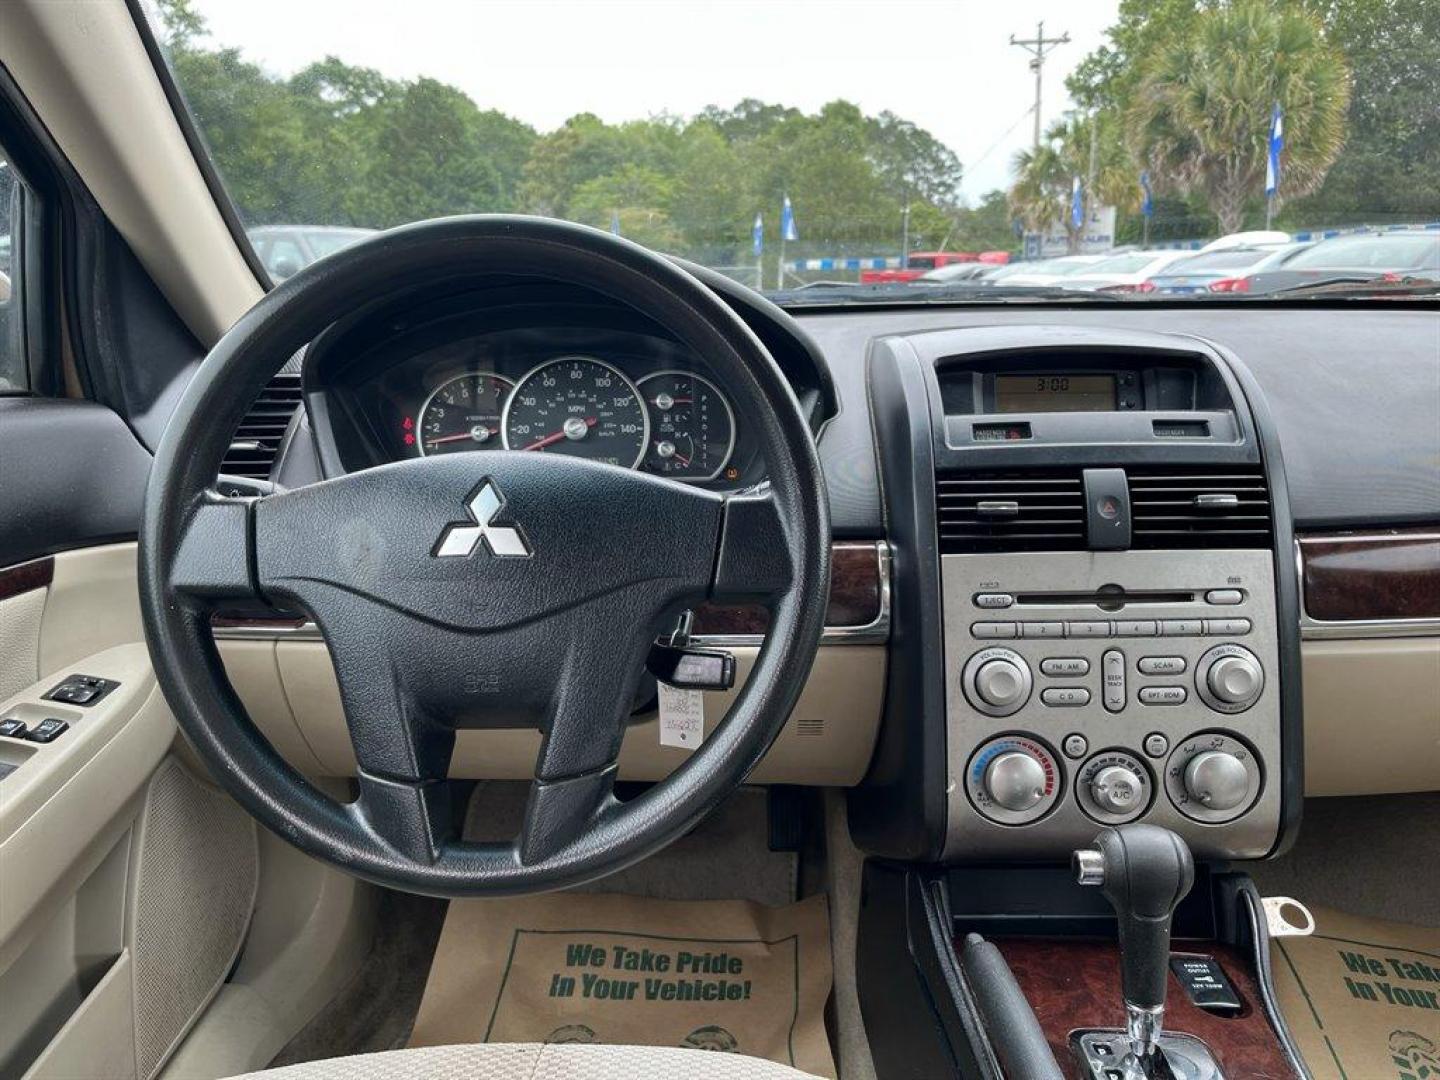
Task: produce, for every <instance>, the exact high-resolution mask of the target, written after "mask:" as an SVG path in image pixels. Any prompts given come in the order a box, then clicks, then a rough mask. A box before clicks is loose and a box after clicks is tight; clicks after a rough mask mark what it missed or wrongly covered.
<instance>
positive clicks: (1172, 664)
mask: <svg viewBox="0 0 1440 1080" xmlns="http://www.w3.org/2000/svg"><path fill="white" fill-rule="evenodd" d="M1135 667H1136V669H1137V670H1139V672H1140V674H1141V675H1184V674H1185V658H1184V657H1183V656H1142V657H1141V658H1140V659H1139V661H1138V662H1137V663H1136V664H1135Z"/></svg>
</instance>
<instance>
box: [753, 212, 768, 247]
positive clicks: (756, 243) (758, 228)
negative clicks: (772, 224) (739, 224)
mask: <svg viewBox="0 0 1440 1080" xmlns="http://www.w3.org/2000/svg"><path fill="white" fill-rule="evenodd" d="M750 250H751V252H752V253H753V254H754V255H755V257H756V258H759V257H760V255H761V253H762V252H764V250H765V223H764V222H763V221H762V220H761V219H760V215H759V214H756V215H755V227H754V228H753V229H751V230H750Z"/></svg>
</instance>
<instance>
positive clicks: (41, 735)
mask: <svg viewBox="0 0 1440 1080" xmlns="http://www.w3.org/2000/svg"><path fill="white" fill-rule="evenodd" d="M69 730H70V725H69V724H67V723H66V722H65V721H64V720H56V719H55V718H54V717H53V716H51V717H48V718H47V719H44V720H41V721H40V722H39V723H38V724H36V725H35V726H34V727H33V728H31V729H30V733H29V734H28V735H26V736H25V738H27V739H29V740H30V741H31V742H38V743H52V742H54V741H55V740H56V739H58V738H59V737H60V736H61V735H64V734H65V732H67V731H69Z"/></svg>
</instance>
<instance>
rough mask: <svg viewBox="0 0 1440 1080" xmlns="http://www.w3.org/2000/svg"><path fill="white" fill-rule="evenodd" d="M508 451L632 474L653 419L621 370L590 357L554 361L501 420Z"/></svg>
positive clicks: (528, 379) (523, 387) (519, 388)
mask: <svg viewBox="0 0 1440 1080" xmlns="http://www.w3.org/2000/svg"><path fill="white" fill-rule="evenodd" d="M500 427H501V432H502V433H503V435H504V440H505V448H506V449H507V450H537V451H543V452H546V453H552V454H568V455H570V456H571V457H583V458H589V459H590V460H592V461H603V462H606V463H608V464H611V465H622V466H624V467H625V468H627V469H633V468H635V467H636V466H637V465H639V464H640V459H641V458H642V457H644V456H645V446H646V443H647V442H648V440H649V437H650V417H649V415H648V413H647V412H646V410H645V405H644V403H643V402H642V401H641V400H640V392H639V391H638V390H636V389H635V384H634V383H632V382H631V381H630V380H629V379H627V378H626V377H625V375H624V374H623V373H622V372H621V371H620V370H619V369H618V368H614V367H611V366H610V365H609V364H607V363H605V362H604V361H603V360H596V359H595V358H594V357H590V356H562V357H560V358H558V359H556V360H549V361H547V362H545V363H543V364H541V365H540V366H539V367H537V368H535V369H534V370H533V371H531V372H530V373H529V374H528V375H526V376H525V377H524V378H522V379H521V380H520V381H519V383H517V384H516V386H515V391H514V392H513V393H512V394H511V395H510V400H509V402H508V403H507V404H506V406H505V413H504V417H503V418H502V420H501V425H500Z"/></svg>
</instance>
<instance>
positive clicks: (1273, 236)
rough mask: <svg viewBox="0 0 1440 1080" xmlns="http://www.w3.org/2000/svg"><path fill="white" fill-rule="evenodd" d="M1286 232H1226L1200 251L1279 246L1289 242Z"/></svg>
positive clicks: (1257, 230)
mask: <svg viewBox="0 0 1440 1080" xmlns="http://www.w3.org/2000/svg"><path fill="white" fill-rule="evenodd" d="M1291 239H1292V238H1291V236H1290V234H1289V233H1287V232H1280V231H1279V230H1278V229H1251V230H1249V231H1248V232H1237V233H1227V234H1226V235H1224V236H1220V237H1217V238H1216V239H1214V240H1211V241H1210V242H1209V243H1208V244H1206V245H1205V246H1204V247H1202V248H1201V249H1200V250H1201V251H1228V250H1229V249H1231V248H1279V247H1284V246H1285V245H1286V244H1288V243H1290V242H1291Z"/></svg>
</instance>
